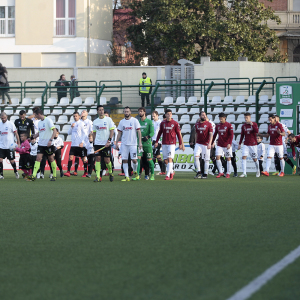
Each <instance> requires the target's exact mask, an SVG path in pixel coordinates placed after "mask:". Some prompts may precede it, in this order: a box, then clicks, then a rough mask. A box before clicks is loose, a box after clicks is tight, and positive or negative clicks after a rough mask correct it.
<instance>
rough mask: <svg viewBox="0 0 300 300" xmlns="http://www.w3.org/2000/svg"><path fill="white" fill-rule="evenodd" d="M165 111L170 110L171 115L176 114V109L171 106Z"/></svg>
mask: <svg viewBox="0 0 300 300" xmlns="http://www.w3.org/2000/svg"><path fill="white" fill-rule="evenodd" d="M167 109H171V111H172V114H173V115H175V114H176V107H174V106H171V107H167Z"/></svg>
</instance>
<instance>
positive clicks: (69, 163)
mask: <svg viewBox="0 0 300 300" xmlns="http://www.w3.org/2000/svg"><path fill="white" fill-rule="evenodd" d="M71 168H72V161H71V160H69V161H68V172H70V171H71Z"/></svg>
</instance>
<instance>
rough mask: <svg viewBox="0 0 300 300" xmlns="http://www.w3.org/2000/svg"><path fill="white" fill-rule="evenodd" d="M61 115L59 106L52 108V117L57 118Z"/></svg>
mask: <svg viewBox="0 0 300 300" xmlns="http://www.w3.org/2000/svg"><path fill="white" fill-rule="evenodd" d="M62 113H63V111H62V107H61V106H55V107H53V111H52V115H55V116H58V115H61V114H62Z"/></svg>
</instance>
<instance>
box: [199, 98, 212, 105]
mask: <svg viewBox="0 0 300 300" xmlns="http://www.w3.org/2000/svg"><path fill="white" fill-rule="evenodd" d="M198 104H199V105H204V96H202V97H201V98H200V102H199V103H198ZM207 104H209V97H207Z"/></svg>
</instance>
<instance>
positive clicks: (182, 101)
mask: <svg viewBox="0 0 300 300" xmlns="http://www.w3.org/2000/svg"><path fill="white" fill-rule="evenodd" d="M182 104H185V97H178V98H177V99H176V102H175V103H174V105H182Z"/></svg>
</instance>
